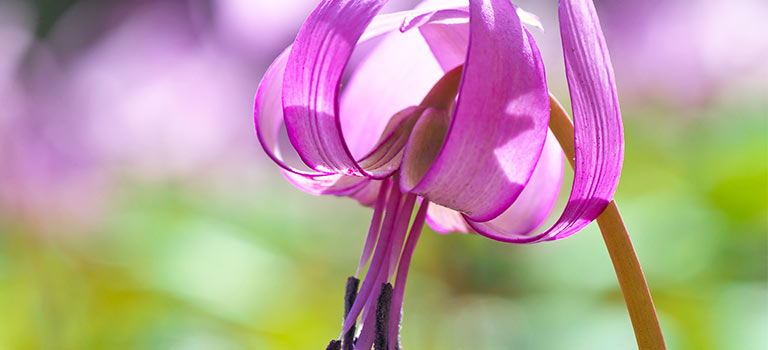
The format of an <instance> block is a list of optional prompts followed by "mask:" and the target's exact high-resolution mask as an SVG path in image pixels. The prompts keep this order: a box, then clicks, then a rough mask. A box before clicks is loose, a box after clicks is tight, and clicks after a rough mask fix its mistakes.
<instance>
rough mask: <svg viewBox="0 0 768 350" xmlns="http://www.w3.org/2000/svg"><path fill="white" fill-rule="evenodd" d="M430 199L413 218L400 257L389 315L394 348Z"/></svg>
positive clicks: (423, 202) (423, 203) (397, 345)
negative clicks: (407, 282)
mask: <svg viewBox="0 0 768 350" xmlns="http://www.w3.org/2000/svg"><path fill="white" fill-rule="evenodd" d="M428 208H429V201H427V200H426V199H425V200H423V201H422V202H421V206H420V207H419V211H418V212H417V213H416V217H415V218H414V219H413V224H412V225H411V232H410V233H409V234H408V240H407V241H406V242H405V247H404V248H403V255H402V256H401V257H400V264H398V266H397V277H396V278H395V291H394V294H393V296H392V311H391V315H390V316H389V329H390V334H389V339H388V341H389V344H394V348H393V349H394V350H399V349H400V322H401V317H402V309H403V296H404V294H405V281H406V279H407V278H408V268H409V267H410V265H411V258H413V251H414V250H415V248H416V242H418V241H419V237H420V236H421V230H422V229H423V228H424V221H425V220H426V218H427V209H428Z"/></svg>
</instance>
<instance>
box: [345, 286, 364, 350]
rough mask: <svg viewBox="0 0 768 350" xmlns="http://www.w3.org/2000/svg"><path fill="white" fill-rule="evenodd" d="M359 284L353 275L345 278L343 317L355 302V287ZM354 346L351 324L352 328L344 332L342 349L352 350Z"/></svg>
mask: <svg viewBox="0 0 768 350" xmlns="http://www.w3.org/2000/svg"><path fill="white" fill-rule="evenodd" d="M359 286H360V280H359V279H357V278H355V277H349V278H347V290H346V293H344V318H345V319H346V318H347V316H349V310H351V309H352V305H353V304H354V303H355V298H357V289H358V287H359ZM354 347H355V325H352V328H350V329H349V331H348V332H347V333H345V334H344V349H343V350H353V349H354Z"/></svg>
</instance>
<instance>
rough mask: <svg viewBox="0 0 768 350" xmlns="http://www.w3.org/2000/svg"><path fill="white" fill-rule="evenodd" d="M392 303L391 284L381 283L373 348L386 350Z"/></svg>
mask: <svg viewBox="0 0 768 350" xmlns="http://www.w3.org/2000/svg"><path fill="white" fill-rule="evenodd" d="M391 305H392V285H391V284H389V283H384V284H382V285H381V293H380V294H379V300H378V303H377V304H376V339H375V340H374V342H373V349H374V350H387V349H388V347H387V340H388V338H389V308H390V306H391Z"/></svg>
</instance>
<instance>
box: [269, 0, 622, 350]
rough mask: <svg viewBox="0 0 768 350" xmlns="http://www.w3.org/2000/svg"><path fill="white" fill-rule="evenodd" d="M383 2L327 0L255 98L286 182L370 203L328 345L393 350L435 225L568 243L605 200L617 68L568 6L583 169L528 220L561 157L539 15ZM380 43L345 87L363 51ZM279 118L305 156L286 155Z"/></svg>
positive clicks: (613, 160)
mask: <svg viewBox="0 0 768 350" xmlns="http://www.w3.org/2000/svg"><path fill="white" fill-rule="evenodd" d="M385 3H386V1H385V0H325V1H322V2H321V3H320V4H319V5H318V6H317V8H316V9H315V10H314V11H313V12H312V13H311V14H310V15H309V18H307V20H306V21H305V22H304V24H303V26H302V27H301V30H300V31H299V34H298V36H297V37H296V40H295V41H294V43H293V45H292V46H291V47H289V48H287V49H286V50H285V51H284V52H283V53H282V54H281V55H280V56H278V57H277V58H276V59H275V61H274V62H273V63H272V65H271V66H270V68H269V69H268V70H267V72H266V73H265V75H264V78H263V80H262V81H261V84H260V86H259V88H258V91H257V93H256V98H255V106H254V119H255V123H256V131H257V134H258V137H259V140H260V141H261V144H262V146H263V148H264V150H265V152H266V153H267V154H268V155H269V156H270V157H271V158H272V159H273V160H274V161H275V163H276V164H277V165H279V166H280V167H281V171H282V172H283V174H284V175H285V176H286V178H287V179H288V180H289V181H290V182H291V183H293V184H294V185H295V186H296V187H298V188H300V189H302V190H304V191H306V192H309V193H312V194H331V195H336V196H348V197H352V198H355V199H356V200H358V201H359V202H360V203H362V204H364V205H369V206H372V207H373V218H372V220H371V226H370V229H369V231H368V237H367V239H366V242H365V244H364V247H363V253H362V256H361V259H360V263H359V265H358V269H357V273H356V274H355V276H354V277H350V278H349V279H348V282H347V291H346V296H345V301H346V305H345V306H346V307H345V314H344V322H343V326H342V330H341V334H340V335H339V337H338V338H336V339H335V340H333V341H331V343H330V344H329V345H328V349H342V348H343V349H345V350H349V349H358V350H361V349H370V348H371V347H372V346H373V347H374V348H375V349H390V350H394V349H399V336H398V334H399V328H400V320H401V310H402V305H403V293H404V289H405V281H406V277H407V274H408V266H409V264H410V261H411V257H412V255H413V252H414V248H415V245H416V242H417V241H418V238H419V235H420V233H421V229H422V226H423V225H424V223H425V222H427V223H428V224H429V225H430V226H432V227H433V228H434V229H435V230H436V231H439V232H468V233H469V232H471V233H478V234H481V235H483V236H486V237H489V238H492V239H495V240H499V241H504V242H513V243H536V242H542V241H550V240H557V239H561V238H565V237H568V236H569V235H571V234H573V233H576V232H577V231H579V230H580V229H582V228H583V227H584V226H586V225H587V224H589V223H590V222H592V221H593V220H594V219H595V218H596V217H597V216H598V215H600V213H601V212H602V211H603V210H604V209H605V207H606V206H607V204H608V203H609V202H610V200H611V199H612V198H613V194H614V192H615V190H616V186H617V184H618V180H619V175H620V172H621V165H622V160H623V150H624V141H623V131H622V124H621V115H620V111H619V105H618V99H617V95H616V89H615V83H614V76H613V70H612V67H611V63H610V58H609V56H608V51H607V48H606V43H605V39H604V38H603V35H602V31H601V29H600V24H599V22H598V19H597V15H596V12H595V9H594V5H593V3H592V1H591V0H561V1H560V2H559V19H560V27H561V36H562V43H563V51H564V55H565V66H566V67H565V69H566V75H567V80H568V85H569V88H570V95H571V96H570V97H571V102H572V108H573V116H574V124H575V131H574V135H573V140H572V141H573V142H574V144H575V159H571V161H573V163H574V164H575V170H574V180H573V186H572V190H571V194H570V198H569V200H568V203H567V205H566V207H565V209H564V211H563V213H562V214H561V216H560V218H559V220H558V221H557V222H556V223H555V224H554V225H553V226H552V227H550V228H548V229H546V230H544V231H543V232H541V233H534V232H533V231H534V230H535V229H536V228H537V227H538V226H539V225H540V224H541V223H542V222H543V220H544V219H545V218H546V217H547V215H548V214H549V212H550V211H551V209H552V207H553V205H554V202H555V200H556V198H557V196H558V192H559V189H560V185H561V180H562V172H563V156H562V151H561V149H560V146H559V145H558V143H557V140H556V139H555V138H554V137H553V136H552V133H551V132H549V131H548V126H549V119H550V108H551V106H558V107H559V105H556V101H555V100H554V99H551V97H550V95H549V92H548V89H547V82H546V77H545V72H544V64H543V61H542V58H541V53H540V52H539V48H538V47H537V45H536V42H535V41H534V38H533V36H532V35H531V34H530V33H529V31H528V29H527V28H526V26H525V25H526V24H527V25H530V26H532V27H535V26H538V25H539V24H538V20H537V18H536V17H535V16H534V15H532V14H529V13H527V12H525V11H523V10H521V9H519V8H517V7H516V6H515V5H513V4H512V3H510V2H509V0H469V1H468V3H466V2H453V1H452V2H444V1H428V2H425V3H423V4H422V5H420V6H419V7H418V8H417V9H415V10H411V11H405V12H398V13H390V14H378V12H379V10H380V9H381V8H382V6H383V5H384V4H385ZM373 39H380V41H379V42H378V45H377V46H376V47H375V48H374V49H373V51H372V52H371V53H370V54H369V55H368V56H367V58H365V60H363V61H362V62H361V63H360V64H359V65H357V66H356V67H350V68H349V70H350V73H351V75H350V78H349V80H348V81H346V83H344V84H343V81H344V77H345V70H347V68H348V67H347V66H348V63H349V61H350V57H351V55H352V53H353V50H354V49H355V47H356V46H357V45H359V44H362V43H365V42H370V41H372V40H373ZM283 127H284V131H285V132H286V133H287V137H288V140H289V141H290V144H291V145H292V149H293V150H295V154H296V155H298V157H299V158H300V159H301V161H302V162H303V164H304V165H306V167H304V166H293V165H291V164H289V163H290V161H289V160H288V159H289V157H288V156H286V155H287V154H288V153H287V152H293V151H292V150H291V149H290V148H289V149H288V150H287V152H286V150H281V147H280V135H281V132H283V131H282V129H283ZM417 205H418V210H414V208H415V207H416V206H417ZM414 211H415V217H413V220H411V218H412V216H413V215H414ZM409 223H410V228H409ZM365 266H367V272H366V274H365V277H364V279H363V280H362V283H361V282H360V280H359V279H358V276H359V275H360V273H361V271H362V270H364V268H365ZM391 282H394V284H392V283H391ZM358 320H359V322H360V324H359V326H360V327H361V328H359V327H358V324H357V323H358ZM358 328H359V329H358Z"/></svg>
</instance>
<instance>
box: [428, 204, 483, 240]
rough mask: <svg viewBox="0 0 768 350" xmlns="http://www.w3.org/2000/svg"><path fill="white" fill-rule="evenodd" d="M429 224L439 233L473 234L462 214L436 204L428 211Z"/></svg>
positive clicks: (431, 205)
mask: <svg viewBox="0 0 768 350" xmlns="http://www.w3.org/2000/svg"><path fill="white" fill-rule="evenodd" d="M427 224H429V227H431V228H432V229H433V230H435V232H437V233H451V232H462V233H470V232H473V231H472V229H471V228H470V227H469V224H468V223H467V221H466V220H464V217H463V216H462V215H461V213H459V212H457V211H455V210H453V209H450V208H446V207H443V206H440V205H435V204H434V203H430V206H429V209H427Z"/></svg>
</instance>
